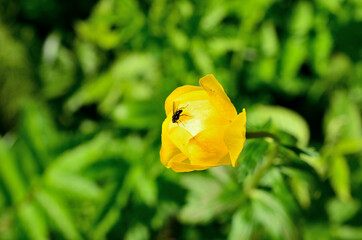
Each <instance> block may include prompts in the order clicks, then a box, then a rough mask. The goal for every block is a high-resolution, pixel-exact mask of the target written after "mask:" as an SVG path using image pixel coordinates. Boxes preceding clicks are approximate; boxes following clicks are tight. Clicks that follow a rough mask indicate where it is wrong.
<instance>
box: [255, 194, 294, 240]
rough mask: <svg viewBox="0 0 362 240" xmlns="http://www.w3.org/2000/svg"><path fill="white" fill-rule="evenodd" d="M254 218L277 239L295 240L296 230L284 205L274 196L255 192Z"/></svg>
mask: <svg viewBox="0 0 362 240" xmlns="http://www.w3.org/2000/svg"><path fill="white" fill-rule="evenodd" d="M251 201H252V209H253V217H254V218H255V220H256V221H257V222H258V223H259V224H261V226H263V228H264V229H265V230H266V231H267V232H268V234H269V235H270V236H272V237H273V238H275V239H295V238H296V229H295V227H294V225H293V222H292V219H291V218H290V216H289V214H288V212H287V211H286V209H285V208H284V206H283V204H282V203H281V202H280V201H279V200H278V199H277V198H276V197H275V196H274V195H272V194H270V193H268V192H266V191H261V190H254V191H253V192H252V194H251Z"/></svg>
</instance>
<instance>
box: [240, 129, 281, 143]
mask: <svg viewBox="0 0 362 240" xmlns="http://www.w3.org/2000/svg"><path fill="white" fill-rule="evenodd" d="M266 137H267V138H271V139H273V140H274V141H275V142H277V143H279V138H278V137H277V136H276V135H274V134H272V133H270V132H266V131H258V132H247V133H246V138H247V139H251V138H266Z"/></svg>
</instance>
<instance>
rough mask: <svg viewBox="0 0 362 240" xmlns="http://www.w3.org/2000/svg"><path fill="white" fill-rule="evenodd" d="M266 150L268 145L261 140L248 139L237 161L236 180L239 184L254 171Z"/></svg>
mask: <svg viewBox="0 0 362 240" xmlns="http://www.w3.org/2000/svg"><path fill="white" fill-rule="evenodd" d="M267 149H268V143H267V142H266V141H264V140H263V139H248V140H247V141H246V143H245V146H244V149H243V151H242V152H241V156H240V160H239V162H240V164H239V167H238V172H239V176H238V179H239V181H240V182H241V181H243V180H244V179H245V177H246V176H247V175H250V174H252V173H253V172H254V171H255V168H256V166H257V165H258V164H260V163H261V162H262V160H263V158H264V153H265V151H266V150H267Z"/></svg>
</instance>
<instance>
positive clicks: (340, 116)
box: [324, 91, 362, 144]
mask: <svg viewBox="0 0 362 240" xmlns="http://www.w3.org/2000/svg"><path fill="white" fill-rule="evenodd" d="M324 131H325V134H326V141H327V142H328V143H332V144H333V143H336V142H337V141H338V140H342V139H360V138H361V137H362V119H361V115H360V110H359V108H358V107H357V105H356V104H355V103H354V102H352V101H351V100H350V99H349V96H348V95H347V94H346V92H343V91H337V92H336V93H335V94H334V95H333V97H332V98H331V104H330V106H329V109H328V111H327V113H326V115H325V118H324Z"/></svg>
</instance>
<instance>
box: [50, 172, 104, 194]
mask: <svg viewBox="0 0 362 240" xmlns="http://www.w3.org/2000/svg"><path fill="white" fill-rule="evenodd" d="M44 180H45V183H46V184H47V186H49V187H51V188H52V189H55V190H57V191H59V192H60V193H61V194H65V196H67V197H70V198H80V199H96V198H98V197H99V195H100V189H99V187H98V186H97V185H96V184H95V183H94V182H93V181H91V180H89V179H86V178H84V177H82V176H80V175H76V174H73V173H68V172H61V171H52V172H47V174H46V176H45V179H44Z"/></svg>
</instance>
